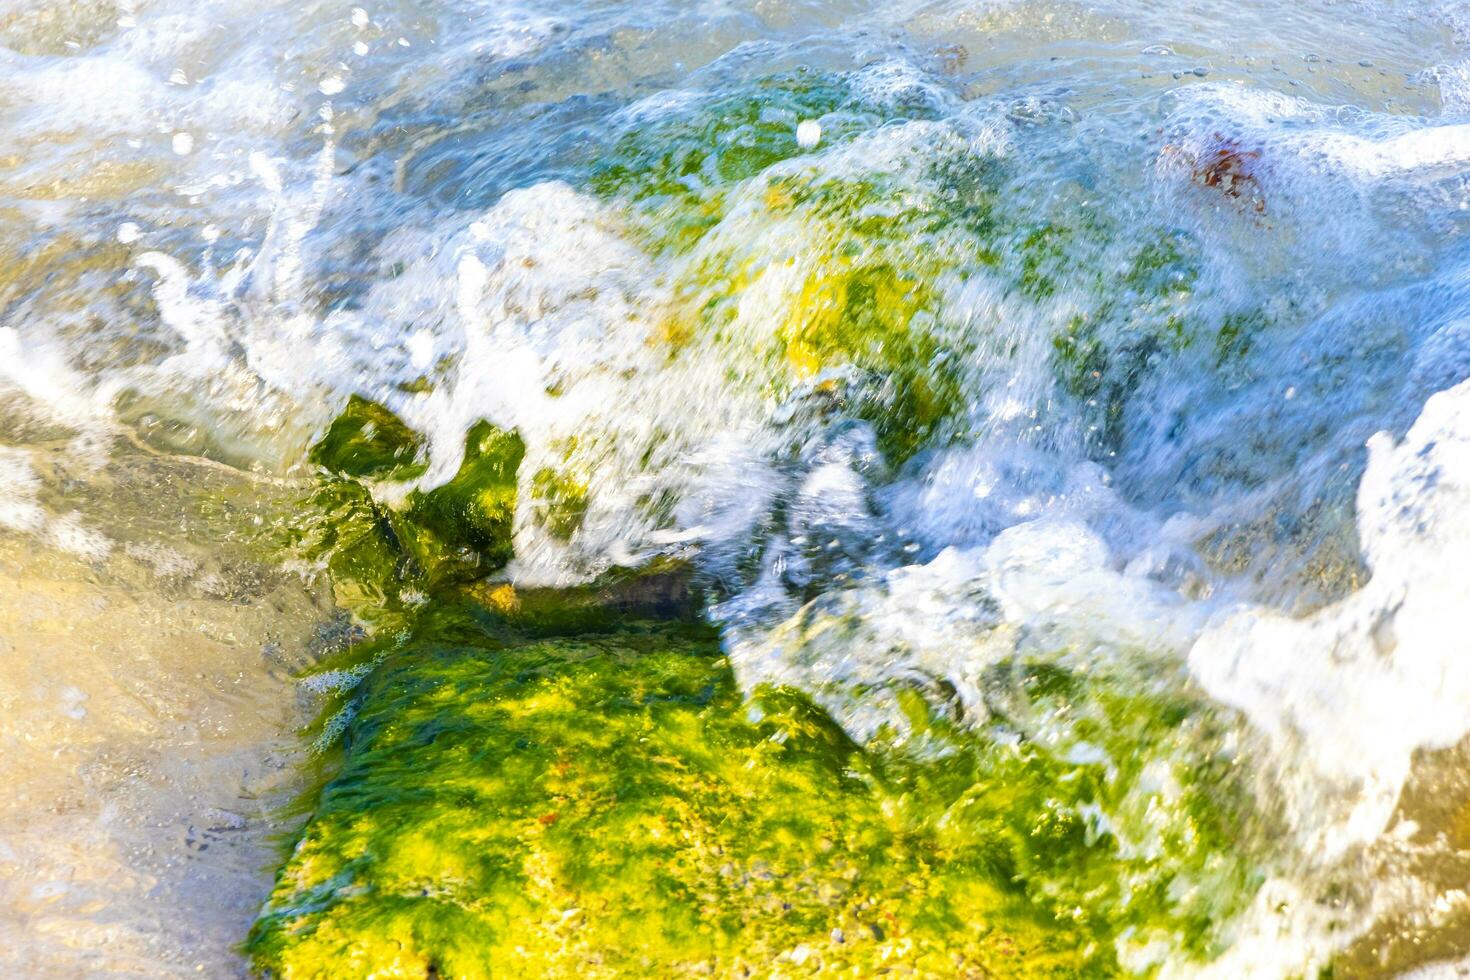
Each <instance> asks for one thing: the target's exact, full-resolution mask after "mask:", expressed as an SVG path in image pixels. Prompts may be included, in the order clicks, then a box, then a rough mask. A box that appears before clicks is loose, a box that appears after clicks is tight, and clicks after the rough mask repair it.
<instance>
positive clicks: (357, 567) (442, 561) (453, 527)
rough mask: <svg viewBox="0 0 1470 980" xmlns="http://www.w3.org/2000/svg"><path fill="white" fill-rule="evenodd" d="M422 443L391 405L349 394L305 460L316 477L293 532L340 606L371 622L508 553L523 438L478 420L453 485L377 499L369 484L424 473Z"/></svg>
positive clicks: (490, 566) (481, 572)
mask: <svg viewBox="0 0 1470 980" xmlns="http://www.w3.org/2000/svg"><path fill="white" fill-rule="evenodd" d="M423 452H424V444H423V439H422V437H421V436H419V434H418V433H416V432H414V431H413V430H412V429H411V428H409V427H408V426H407V425H406V424H405V423H404V422H403V421H402V420H401V419H399V418H398V417H397V416H396V415H394V414H393V413H392V412H390V411H389V410H388V409H386V408H384V407H383V406H381V405H379V404H377V403H376V402H371V401H368V400H366V399H363V398H360V397H357V396H353V397H352V399H351V400H350V401H349V402H348V404H347V406H346V408H345V409H343V411H342V413H341V414H340V415H339V416H338V417H337V418H336V419H335V420H334V421H333V422H332V424H331V425H330V426H329V427H328V428H327V431H326V432H325V433H324V434H323V436H322V438H321V439H320V440H319V441H318V442H317V443H316V444H315V445H314V446H313V447H312V449H311V452H310V457H309V458H310V459H311V461H312V462H314V463H315V464H317V466H318V467H320V468H321V471H322V473H321V477H322V478H321V480H320V482H319V483H318V485H317V487H316V488H315V490H314V491H313V493H312V494H311V496H310V499H309V500H308V501H307V507H306V509H305V512H304V516H303V519H302V521H301V522H300V525H299V527H298V537H299V539H300V549H301V551H302V552H303V553H304V554H305V556H306V557H307V558H309V559H313V560H321V561H323V562H325V564H326V566H327V570H328V572H329V573H330V575H331V577H332V583H333V586H334V588H335V589H336V592H337V599H338V602H340V603H341V604H342V605H344V606H346V607H347V608H349V609H352V610H354V611H356V612H358V613H360V614H362V615H365V616H368V617H369V618H371V617H372V616H373V615H374V613H375V612H381V611H384V610H390V611H391V610H395V609H397V608H398V607H399V606H400V605H401V604H402V602H403V601H404V598H405V596H412V595H426V594H428V593H431V592H433V591H434V590H436V589H439V588H441V587H444V586H446V585H453V584H455V583H457V582H461V581H465V580H468V579H474V578H481V577H483V576H485V575H488V574H490V573H492V572H494V571H496V570H498V569H500V568H503V567H504V566H505V564H506V563H507V562H508V561H509V560H510V559H511V557H512V555H513V547H512V538H513V534H514V529H515V527H514V525H515V512H516V502H517V487H518V482H517V471H518V469H519V467H520V463H521V459H522V458H523V457H524V455H525V444H524V443H523V442H522V441H521V438H520V436H518V435H517V434H516V433H514V432H508V431H506V430H504V429H502V428H500V427H498V426H495V425H492V424H490V423H489V422H484V421H481V422H478V423H476V424H475V425H474V426H472V427H471V428H470V431H469V432H468V433H467V434H466V436H465V447H464V458H463V462H462V463H461V464H460V467H459V470H458V472H456V473H455V475H454V477H453V479H451V480H449V481H448V482H447V483H445V484H443V485H442V486H438V487H434V488H432V489H430V490H427V491H424V490H414V491H412V492H411V493H409V494H408V496H407V498H406V500H404V502H403V503H402V504H401V505H399V506H389V505H388V504H385V503H382V502H381V501H379V500H378V498H377V497H376V496H375V495H374V493H373V486H374V484H375V483H378V482H383V481H389V480H407V479H411V478H413V477H416V476H418V475H420V474H422V473H423V471H424V470H425V469H426V468H427V466H426V461H425V459H424V455H423Z"/></svg>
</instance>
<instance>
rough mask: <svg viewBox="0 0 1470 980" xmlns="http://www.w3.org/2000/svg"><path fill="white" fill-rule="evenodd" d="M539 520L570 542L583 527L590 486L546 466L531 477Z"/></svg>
mask: <svg viewBox="0 0 1470 980" xmlns="http://www.w3.org/2000/svg"><path fill="white" fill-rule="evenodd" d="M531 492H532V493H533V494H534V497H535V504H536V511H537V515H538V518H539V520H540V521H541V523H542V524H543V525H544V526H545V527H546V529H547V530H548V531H550V532H551V534H552V536H553V537H555V538H558V539H559V540H562V541H568V540H570V539H571V537H572V535H574V534H576V533H577V532H578V531H579V530H581V528H582V521H583V520H584V519H585V518H586V516H587V502H588V501H587V485H586V484H584V483H581V482H579V481H577V480H575V479H573V478H572V477H571V476H569V475H568V474H566V473H561V472H558V471H556V470H554V469H552V468H551V467H542V468H541V469H539V470H537V471H536V475H535V476H533V477H532V478H531Z"/></svg>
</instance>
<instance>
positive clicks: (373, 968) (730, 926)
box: [248, 579, 1255, 978]
mask: <svg viewBox="0 0 1470 980" xmlns="http://www.w3.org/2000/svg"><path fill="white" fill-rule="evenodd" d="M633 580H634V579H626V580H625V584H626V583H627V582H631V581H633ZM600 588H601V589H602V591H601V593H599V592H598V591H597V590H590V591H586V592H584V593H582V595H581V598H576V597H568V596H566V595H558V594H555V593H541V594H536V593H522V592H519V591H517V590H513V589H511V588H510V587H509V586H496V587H493V588H492V587H481V588H480V589H478V590H477V591H476V592H475V593H474V595H473V597H472V598H469V599H467V600H466V601H465V602H462V603H455V602H453V601H450V600H449V599H448V597H443V599H442V601H440V602H438V603H436V604H435V605H434V606H433V607H432V608H431V609H430V610H427V611H426V612H425V614H424V615H423V616H422V617H420V619H419V620H418V622H417V624H416V626H415V627H414V630H413V632H412V635H411V637H409V638H408V639H406V640H403V639H400V640H399V641H398V642H397V643H396V644H395V645H394V648H393V649H392V650H391V651H388V652H387V653H386V659H385V660H383V662H382V663H381V665H380V666H379V667H378V668H377V669H376V670H375V671H374V673H373V674H372V675H371V676H370V677H369V679H368V680H367V681H366V682H365V684H364V685H363V687H362V688H361V690H360V691H359V692H358V693H357V695H356V702H357V713H356V715H355V718H354V720H353V721H352V722H351V724H350V726H349V728H348V730H347V733H346V736H345V752H344V757H345V761H344V763H343V765H342V768H341V770H340V772H339V773H338V774H337V775H336V777H335V778H334V779H333V780H332V781H331V782H330V783H329V784H328V785H327V787H326V789H325V790H324V791H323V792H322V794H321V797H320V799H319V801H318V803H317V806H316V810H315V813H314V815H313V817H312V819H311V821H310V823H309V825H308V827H307V830H306V832H305V836H304V837H303V839H302V840H301V842H300V844H299V846H298V847H297V848H296V850H295V852H294V853H293V854H292V856H291V859H290V861H289V863H288V865H287V866H286V868H285V869H284V870H283V872H282V874H281V877H280V879H279V881H278V883H277V886H276V889H275V891H274V893H273V895H272V898H271V900H270V902H269V904H268V905H267V907H266V908H265V910H264V911H263V912H262V914H261V917H260V919H259V921H258V922H257V923H256V926H255V928H254V930H253V931H252V933H251V936H250V940H249V944H248V948H249V952H250V955H251V956H252V957H253V960H254V963H255V965H256V967H257V969H258V970H260V971H261V972H263V973H267V974H269V975H271V976H275V977H281V978H288V977H289V978H302V977H326V976H340V975H343V973H344V972H345V973H350V974H351V975H369V974H375V975H397V976H409V977H428V976H456V977H479V976H491V975H494V976H526V977H533V976H534V977H553V976H578V977H581V976H629V975H639V976H676V975H697V974H708V973H710V972H713V973H714V974H715V975H732V974H739V973H740V972H741V971H742V970H749V971H751V972H752V973H753V974H755V975H771V974H773V973H776V972H781V971H789V970H792V969H795V968H796V967H798V966H800V967H802V968H803V969H807V970H810V969H812V968H814V967H815V966H817V965H818V964H821V965H823V966H825V967H826V968H827V969H829V970H832V971H836V972H842V973H845V974H848V975H871V974H872V973H873V972H874V971H876V970H880V969H886V970H898V971H900V972H916V973H919V974H921V975H939V974H944V975H965V974H967V973H974V974H979V975H999V976H1006V977H1042V976H1046V977H1064V976H1065V977H1076V976H1108V975H1114V974H1116V973H1117V972H1118V965H1117V963H1116V961H1115V959H1114V955H1115V954H1114V950H1115V946H1114V942H1115V940H1117V939H1118V938H1119V937H1120V936H1124V935H1125V934H1131V935H1134V936H1136V937H1138V938H1139V941H1140V942H1142V941H1147V940H1148V939H1151V938H1163V939H1164V940H1165V941H1166V942H1169V943H1171V944H1172V945H1173V946H1174V947H1175V948H1176V949H1179V950H1183V951H1184V952H1185V953H1186V954H1192V955H1198V956H1207V955H1209V954H1210V953H1211V952H1213V948H1212V942H1213V937H1214V935H1215V932H1214V930H1215V928H1216V926H1217V924H1218V923H1220V922H1222V921H1224V920H1225V919H1227V918H1228V916H1229V915H1230V913H1232V912H1233V911H1234V910H1235V909H1236V908H1238V906H1239V904H1240V902H1242V901H1243V900H1245V899H1246V898H1248V896H1249V894H1250V892H1251V890H1252V889H1253V887H1254V885H1255V882H1254V880H1253V879H1251V877H1250V875H1249V874H1248V873H1247V872H1246V871H1245V870H1244V867H1245V865H1244V862H1243V860H1242V858H1241V855H1240V854H1239V853H1238V852H1237V851H1236V849H1235V845H1237V844H1239V843H1240V838H1239V835H1238V833H1237V827H1238V824H1239V821H1238V819H1237V815H1236V811H1235V810H1234V809H1232V807H1233V806H1235V802H1234V801H1237V800H1238V799H1239V798H1240V796H1239V793H1238V787H1237V786H1236V784H1235V782H1234V781H1233V778H1232V776H1231V766H1230V760H1229V759H1228V758H1226V757H1224V756H1219V757H1217V756H1214V755H1212V754H1211V753H1210V751H1209V750H1208V746H1209V745H1211V744H1213V743H1212V742H1211V740H1210V739H1211V731H1212V729H1211V722H1210V720H1209V719H1208V718H1206V717H1202V716H1201V714H1200V712H1199V711H1198V705H1197V704H1196V703H1195V702H1193V701H1192V700H1190V699H1189V698H1188V697H1187V696H1184V695H1182V694H1179V693H1178V692H1177V690H1176V691H1175V693H1169V691H1167V690H1165V689H1164V688H1162V687H1161V686H1160V684H1159V683H1158V681H1157V680H1156V679H1155V680H1154V681H1147V680H1144V681H1143V682H1141V683H1138V681H1139V679H1138V678H1133V679H1131V682H1133V686H1132V688H1131V689H1130V688H1129V687H1124V686H1115V684H1114V683H1113V681H1116V680H1117V679H1116V678H1113V679H1107V678H1102V677H1099V676H1098V675H1096V674H1095V673H1093V672H1074V671H1072V670H1070V669H1069V668H1067V667H1065V666H1059V665H1058V664H1055V663H1033V662H1020V661H1018V662H1010V663H1007V664H1004V665H1002V666H1001V667H998V668H996V670H995V671H993V672H992V676H991V677H990V678H989V679H988V684H989V685H990V688H991V694H990V700H993V701H994V702H995V703H996V711H997V718H996V720H995V723H994V724H992V725H991V726H990V727H989V728H987V729H985V730H983V731H973V730H970V729H968V728H965V727H963V726H961V725H959V724H957V723H955V722H953V721H950V720H946V717H945V716H944V715H942V714H940V713H937V712H936V711H935V710H934V709H933V708H932V707H931V706H930V705H929V703H928V702H927V701H925V700H924V699H923V698H920V697H919V696H918V695H916V694H913V693H906V692H903V691H900V692H899V693H900V697H901V698H903V699H904V701H905V703H906V704H907V705H908V712H909V715H910V723H911V724H910V731H909V733H908V735H907V736H906V737H904V738H902V739H900V738H898V737H897V736H885V737H882V738H880V739H879V740H878V741H877V742H876V743H875V744H873V745H871V746H869V747H867V748H863V747H860V746H858V745H856V744H854V743H853V742H852V741H851V740H850V739H849V738H848V737H847V736H846V735H845V734H844V733H843V732H842V731H841V730H840V729H839V728H838V727H837V726H836V725H835V724H834V723H833V722H832V720H831V719H830V718H829V717H828V716H827V715H826V714H825V713H823V712H822V711H821V710H819V709H818V708H816V707H815V706H814V705H813V704H812V703H811V702H810V701H808V700H807V699H806V698H805V697H803V696H801V695H799V694H797V693H795V692H792V691H789V690H772V689H766V690H762V691H760V692H758V693H757V695H756V697H755V698H754V699H753V700H749V701H747V700H746V699H745V698H744V697H742V695H741V693H740V692H739V690H738V688H737V686H736V684H735V681H734V678H733V676H732V674H731V671H730V667H729V664H728V663H727V662H726V661H725V660H724V658H723V657H722V656H721V655H720V651H719V645H718V642H717V639H716V638H715V637H714V636H713V635H712V634H711V633H710V632H709V631H708V629H707V628H705V627H701V626H699V625H698V624H697V622H693V621H686V622H684V623H677V622H668V621H664V622H660V623H652V622H649V621H647V620H643V619H639V618H637V617H638V616H640V615H646V614H647V612H648V611H649V610H650V609H651V608H656V606H657V602H658V601H659V600H657V598H655V599H654V600H653V602H654V605H653V606H650V605H649V604H648V603H649V601H650V597H649V595H648V593H647V592H643V593H639V592H638V591H637V590H636V589H635V590H634V591H633V592H630V593H625V594H624V600H625V601H624V602H622V603H620V602H616V601H610V600H609V598H608V596H609V593H608V592H607V591H606V590H607V589H608V588H610V586H607V585H604V586H601V587H600ZM655 591H657V590H655ZM568 599H570V605H571V607H573V608H577V609H581V610H582V611H581V612H580V613H575V614H574V615H572V616H571V617H569V618H565V619H562V618H559V617H558V615H557V614H556V613H555V608H556V607H557V606H558V605H559V604H560V603H562V602H566V601H568ZM597 609H600V610H601V611H602V612H601V616H602V618H601V619H600V620H599V619H597V618H596V615H595V613H594V611H595V610H597ZM615 610H622V611H623V612H622V613H615V612H614V611H615ZM624 613H625V614H626V615H624ZM629 617H631V618H629ZM567 630H571V631H574V634H575V635H565V631H567ZM1058 718H1068V719H1071V720H1070V721H1069V723H1068V727H1067V728H1066V729H1065V731H1062V732H1060V734H1059V731H1058V730H1057V729H1056V728H1055V725H1054V724H1053V722H1054V720H1055V719H1058Z"/></svg>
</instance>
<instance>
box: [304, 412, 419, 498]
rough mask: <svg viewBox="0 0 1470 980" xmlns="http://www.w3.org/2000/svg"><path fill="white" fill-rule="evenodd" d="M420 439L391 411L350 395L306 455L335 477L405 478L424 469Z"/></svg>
mask: <svg viewBox="0 0 1470 980" xmlns="http://www.w3.org/2000/svg"><path fill="white" fill-rule="evenodd" d="M423 448H424V440H423V438H422V437H421V436H420V435H419V434H418V433H417V432H414V431H413V430H412V429H410V428H409V427H408V426H406V425H404V424H403V421H402V420H401V419H400V418H399V417H398V416H396V415H394V414H393V413H392V412H390V411H388V410H387V409H386V408H384V407H383V406H381V405H379V404H378V403H376V402H370V401H368V400H367V399H365V398H361V397H359V396H357V395H353V396H352V397H351V399H349V400H348V403H347V407H346V408H345V409H343V410H342V413H341V414H340V415H338V416H337V417H336V418H335V419H333V420H332V424H331V425H330V426H328V427H327V431H326V432H325V433H324V434H323V435H322V437H321V439H320V440H319V441H318V442H317V443H316V444H315V445H313V446H312V447H311V452H310V454H309V456H308V458H309V459H310V460H311V461H312V462H313V463H315V464H316V465H318V466H320V467H322V468H323V469H326V470H329V471H331V472H332V473H334V474H336V475H338V476H344V477H356V478H361V479H399V480H406V479H411V478H412V477H415V476H418V475H419V474H420V473H422V472H423V471H424V467H425V464H424V462H423V460H422V459H421V458H420V457H421V454H422V452H423Z"/></svg>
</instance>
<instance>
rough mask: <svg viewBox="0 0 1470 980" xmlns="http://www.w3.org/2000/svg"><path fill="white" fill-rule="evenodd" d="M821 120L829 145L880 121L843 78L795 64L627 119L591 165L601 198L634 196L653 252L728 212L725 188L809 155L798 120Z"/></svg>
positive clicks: (690, 238) (678, 244)
mask: <svg viewBox="0 0 1470 980" xmlns="http://www.w3.org/2000/svg"><path fill="white" fill-rule="evenodd" d="M804 119H822V120H823V139H824V141H825V142H826V143H827V144H828V145H831V144H832V143H833V142H836V141H840V140H842V139H844V138H845V137H847V136H849V135H851V134H852V133H854V132H857V131H860V130H862V129H867V128H870V127H871V126H873V125H876V124H877V123H878V122H879V121H881V116H879V115H878V114H876V113H875V112H874V111H873V110H872V108H870V107H865V106H863V105H862V103H861V101H860V100H859V99H858V98H857V97H856V96H855V93H854V92H853V91H852V89H851V86H850V85H849V84H848V83H847V81H846V80H845V79H844V78H843V77H842V76H837V75H827V74H822V73H819V72H813V71H809V70H805V69H798V70H796V71H794V72H790V73H787V74H782V75H774V76H770V77H767V78H763V79H759V80H757V81H755V82H754V83H752V84H751V85H750V86H749V87H747V88H744V89H742V90H740V91H738V92H734V93H729V94H724V95H719V96H711V97H709V98H707V99H704V100H701V101H699V102H697V103H695V104H694V105H693V106H692V107H691V108H690V109H688V110H683V111H675V112H673V113H672V114H671V115H668V116H664V117H660V118H658V119H656V120H654V121H653V122H651V123H650V122H640V123H639V124H637V125H634V126H631V127H630V128H629V129H628V130H627V131H626V132H625V133H624V135H623V136H622V137H620V138H619V139H618V141H617V142H616V143H615V144H614V145H613V146H612V147H610V148H609V149H608V150H607V151H605V152H604V153H603V154H602V155H601V156H599V158H598V159H597V160H596V161H595V162H594V163H593V165H592V167H591V171H590V173H589V175H588V178H587V182H588V185H589V186H590V188H591V189H592V190H593V191H594V192H595V193H597V194H599V195H601V196H603V197H609V198H617V199H619V200H624V201H631V202H636V203H637V204H639V205H640V207H639V209H638V214H639V215H640V217H642V219H643V220H641V221H640V229H641V231H642V234H643V237H644V239H645V242H646V243H648V244H650V245H651V246H652V247H653V248H654V249H655V250H663V249H666V248H673V249H678V248H683V247H686V246H688V245H690V244H692V243H693V242H695V241H697V240H698V239H699V238H700V236H701V235H703V234H704V232H705V231H707V230H708V229H709V228H710V227H711V226H713V225H715V224H717V223H718V222H719V221H720V219H721V218H722V217H723V216H724V214H725V208H726V204H727V199H726V196H725V193H724V192H725V190H726V189H728V188H729V187H731V186H733V185H736V184H739V183H740V182H742V181H744V180H746V179H748V178H751V177H754V176H756V175H757V174H760V173H762V172H764V171H765V170H767V169H768V168H770V167H771V166H773V165H774V164H777V163H779V162H781V161H782V160H786V159H789V158H791V157H794V156H796V155H797V154H799V153H801V152H803V151H802V149H801V147H800V146H798V145H797V142H796V126H797V124H798V123H800V122H801V121H802V120H804Z"/></svg>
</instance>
